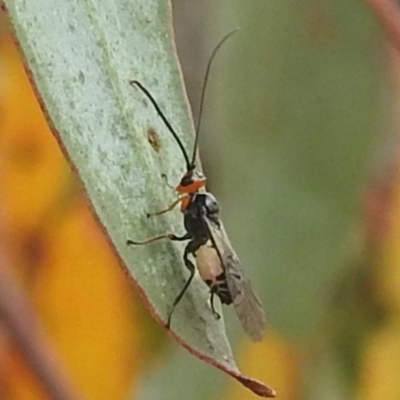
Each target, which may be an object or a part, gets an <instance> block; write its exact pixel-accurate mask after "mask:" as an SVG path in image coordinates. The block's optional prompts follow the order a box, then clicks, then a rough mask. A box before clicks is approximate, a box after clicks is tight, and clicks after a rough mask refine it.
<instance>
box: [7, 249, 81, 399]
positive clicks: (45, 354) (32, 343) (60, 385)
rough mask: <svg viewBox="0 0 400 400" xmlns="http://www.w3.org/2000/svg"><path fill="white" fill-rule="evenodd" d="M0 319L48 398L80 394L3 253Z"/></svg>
mask: <svg viewBox="0 0 400 400" xmlns="http://www.w3.org/2000/svg"><path fill="white" fill-rule="evenodd" d="M0 319H1V322H2V325H3V326H4V327H5V328H6V330H7V331H8V333H9V335H10V338H11V339H12V340H13V341H14V342H15V343H16V345H17V347H18V349H19V351H20V352H21V353H22V355H23V357H24V358H25V360H26V362H27V363H28V364H29V366H30V368H31V369H32V371H33V372H34V374H36V376H37V377H38V379H39V380H40V382H41V384H42V386H43V389H44V390H45V391H46V392H47V394H48V395H49V398H51V399H53V400H78V399H82V398H83V397H82V396H80V395H78V392H77V391H76V390H75V388H74V387H73V386H72V384H71V383H70V380H69V379H68V378H67V375H66V374H65V373H64V371H62V369H61V367H60V363H59V362H58V360H57V358H56V357H55V354H54V353H53V351H52V350H51V348H50V345H49V343H48V342H47V340H46V335H45V334H44V332H43V330H42V328H41V326H40V325H39V323H38V321H37V318H36V316H35V312H34V310H33V309H32V307H31V306H30V304H29V300H28V299H27V298H26V296H25V295H24V293H23V292H22V291H21V289H20V288H19V287H18V285H17V283H16V282H15V279H14V277H13V276H12V274H11V273H10V272H9V267H8V263H7V261H6V259H5V257H4V255H3V254H1V255H0Z"/></svg>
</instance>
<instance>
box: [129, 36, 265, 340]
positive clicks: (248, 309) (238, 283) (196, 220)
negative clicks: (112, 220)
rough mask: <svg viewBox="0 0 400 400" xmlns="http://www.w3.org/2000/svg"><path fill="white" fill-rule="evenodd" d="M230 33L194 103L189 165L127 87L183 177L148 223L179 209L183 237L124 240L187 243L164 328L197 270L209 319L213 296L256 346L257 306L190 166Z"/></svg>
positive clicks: (212, 202)
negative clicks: (185, 274)
mask: <svg viewBox="0 0 400 400" xmlns="http://www.w3.org/2000/svg"><path fill="white" fill-rule="evenodd" d="M234 32H235V31H233V32H230V33H229V34H228V35H226V36H225V37H224V38H223V39H222V40H221V41H220V42H219V44H218V45H217V47H216V48H215V49H214V51H213V53H212V55H211V57H210V60H209V62H208V65H207V69H206V74H205V78H204V85H203V90H202V95H201V101H200V113H199V114H200V116H199V120H198V124H197V127H196V138H195V145H194V150H193V154H192V157H191V159H189V156H188V154H187V152H186V150H185V148H184V146H183V144H182V142H181V140H180V138H179V137H178V135H177V134H176V132H175V131H174V129H173V128H172V126H171V124H170V123H169V121H168V120H167V118H166V117H165V115H164V114H163V113H162V111H161V109H160V108H159V106H158V104H157V102H156V101H155V99H154V98H153V96H152V95H151V94H150V92H149V91H148V90H147V89H146V88H145V87H144V86H143V85H142V84H141V83H140V82H138V81H132V82H131V83H132V84H133V85H136V86H137V87H138V88H139V89H141V90H142V92H143V93H144V94H145V95H146V96H147V98H148V99H149V100H150V102H151V103H152V105H153V106H154V108H155V109H156V111H157V113H158V115H159V116H160V118H161V119H162V120H163V122H164V123H165V125H166V126H167V128H168V130H169V131H170V132H171V134H172V135H173V137H174V139H175V140H176V142H177V144H178V146H179V147H180V149H181V151H182V154H183V156H184V158H185V161H186V172H185V174H184V175H183V177H182V179H181V181H180V183H179V185H178V186H177V187H176V191H177V193H178V197H177V199H176V200H175V201H174V202H173V203H172V204H171V205H170V206H169V207H167V208H166V209H165V210H162V211H159V212H156V213H153V214H148V217H151V216H155V215H160V214H163V213H165V212H168V211H171V210H172V209H174V208H175V207H176V206H178V204H180V209H181V212H182V213H183V216H184V227H185V230H186V233H185V234H184V235H182V236H177V235H175V234H173V233H167V234H163V235H160V236H156V237H153V238H150V239H147V240H145V241H141V242H138V241H133V240H130V239H129V240H127V244H128V245H143V244H149V243H153V242H155V241H157V240H160V239H165V238H166V239H169V240H173V241H188V243H187V244H186V247H185V250H184V253H183V261H184V263H185V266H186V268H187V269H188V270H189V273H190V274H189V278H188V279H187V281H186V282H185V284H184V286H183V288H182V289H181V291H180V292H179V294H178V295H177V297H176V298H175V300H174V302H173V304H172V307H171V310H170V312H169V314H168V319H167V327H169V326H170V324H171V318H172V314H173V312H174V309H175V307H176V306H177V305H178V304H179V302H180V300H181V299H182V297H183V295H184V294H185V292H186V290H187V288H188V287H189V285H190V284H191V282H192V280H193V278H194V275H195V270H196V267H197V269H198V271H199V275H200V276H201V278H202V279H203V281H204V282H205V283H206V284H207V285H208V287H209V289H210V303H211V309H212V312H213V314H214V316H215V317H216V318H220V316H219V314H218V313H217V312H216V311H215V308H214V297H215V295H217V296H218V297H219V299H220V301H221V303H222V304H227V305H229V304H232V303H233V305H234V307H235V310H236V313H237V315H238V317H239V320H240V322H241V324H242V326H243V328H244V330H245V332H246V333H247V334H248V335H249V337H250V338H251V339H252V340H254V341H258V340H261V339H262V338H263V330H264V324H265V317H264V312H263V309H262V306H261V303H260V301H259V300H258V298H257V296H256V295H255V293H254V291H253V289H252V288H251V285H250V282H249V281H248V279H247V278H246V277H245V276H244V273H243V270H242V268H241V266H240V263H239V260H238V257H237V256H236V253H235V252H234V250H233V248H232V246H231V244H230V242H229V239H228V237H227V235H226V233H225V230H224V228H223V225H222V223H221V221H220V219H219V207H218V203H217V201H216V199H215V197H214V196H213V195H212V194H211V193H208V192H205V191H202V190H203V189H204V187H205V185H206V178H205V177H204V175H203V174H202V173H201V172H199V171H196V165H195V158H196V150H197V142H198V135H199V131H200V122H201V114H202V108H203V101H204V94H205V88H206V84H207V79H208V75H209V71H210V66H211V64H212V61H213V59H214V57H215V55H216V53H217V51H218V49H219V48H220V47H221V46H222V44H223V43H224V42H225V41H226V40H227V39H228V38H229V37H230V36H231V35H232V34H233V33H234ZM189 256H192V257H193V258H194V259H195V264H196V265H195V264H193V262H192V260H191V259H190V257H189Z"/></svg>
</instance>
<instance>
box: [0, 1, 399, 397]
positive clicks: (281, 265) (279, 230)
mask: <svg viewBox="0 0 400 400" xmlns="http://www.w3.org/2000/svg"><path fill="white" fill-rule="evenodd" d="M172 5H173V14H174V27H175V33H176V39H177V48H178V54H179V57H180V60H181V64H182V68H183V73H184V79H185V82H186V87H187V91H188V95H189V98H190V102H191V104H192V108H193V110H194V111H193V114H194V118H195V119H196V118H197V109H198V101H199V97H200V92H201V86H202V79H203V75H204V70H205V66H206V63H207V60H208V57H209V55H210V53H211V51H212V49H213V47H214V46H215V44H216V43H217V42H218V41H219V39H220V38H221V37H222V36H224V35H225V34H226V33H227V32H229V31H230V30H232V29H233V28H235V27H238V26H239V27H241V30H240V31H239V32H238V33H237V34H236V35H235V36H234V38H232V39H231V40H230V41H229V42H228V43H227V44H226V45H225V46H224V48H223V50H222V51H221V53H220V54H219V56H218V58H217V60H216V62H215V64H214V67H213V72H212V75H211V79H210V82H209V87H208V94H207V99H206V106H205V112H204V116H203V118H204V119H203V125H202V126H203V131H202V134H201V143H200V148H201V158H202V162H203V166H204V169H205V172H206V174H207V176H208V177H209V183H210V184H209V188H210V190H211V191H212V192H213V193H214V194H215V195H216V196H217V197H218V198H219V200H220V203H221V206H222V217H223V221H224V223H225V225H226V228H227V230H228V232H229V235H230V237H231V240H232V242H233V243H234V245H235V248H236V250H237V252H238V254H239V256H240V258H241V260H242V263H243V265H244V268H245V269H246V271H248V275H249V276H250V277H251V278H252V281H253V282H254V286H255V287H256V290H257V292H258V293H259V294H260V297H261V298H262V301H263V304H264V308H265V310H266V312H267V319H268V327H267V333H266V339H265V340H264V341H263V342H262V343H261V344H257V345H255V344H251V343H250V342H249V341H248V340H247V339H246V338H245V337H244V335H243V334H242V332H241V329H240V327H239V326H238V323H237V320H236V318H235V316H234V315H233V312H232V310H229V309H225V315H226V319H227V329H228V335H229V337H230V339H231V341H232V345H233V347H234V351H235V354H236V357H237V360H238V363H239V366H240V367H241V369H242V370H243V372H244V373H246V374H248V375H250V376H254V377H256V378H258V379H261V380H263V381H265V382H267V383H268V384H269V385H271V386H272V387H274V388H275V389H276V390H277V392H278V396H279V399H281V400H293V399H294V400H296V399H306V400H313V399H318V400H331V399H332V400H333V399H358V400H361V399H362V400H369V399H377V398H379V399H383V400H392V399H393V400H398V399H400V379H399V378H400V246H399V244H398V242H399V241H400V173H399V172H400V171H399V168H398V167H399V161H400V160H399V157H398V147H399V143H398V133H397V130H398V128H399V126H400V121H399V120H398V111H397V110H398V107H400V104H399V100H398V98H399V90H400V85H399V83H400V75H399V74H398V72H397V70H398V67H399V65H400V61H399V57H398V54H397V53H396V51H394V50H393V49H392V48H390V46H389V44H388V42H387V41H386V40H385V39H384V38H383V36H382V32H381V30H380V28H379V26H378V23H377V21H376V19H375V16H374V15H373V12H372V10H371V9H370V8H368V7H367V5H366V4H363V3H361V2H349V1H346V0H324V1H321V0H308V1H305V2H304V1H303V2H298V1H297V2H296V1H294V0H288V1H266V0H247V1H246V2H244V1H240V0H230V1H229V2H228V1H222V0H219V1H201V2H198V1H195V0H173V1H172ZM0 132H1V135H0V182H1V183H0V184H1V188H2V190H1V191H0V217H1V218H0V228H1V229H0V236H1V238H2V246H1V252H2V253H3V256H4V258H5V259H7V260H8V264H9V265H8V268H7V270H8V272H10V275H11V276H12V277H13V278H12V279H11V281H10V283H9V285H11V282H12V281H13V280H17V287H19V288H20V289H19V290H20V291H22V292H23V293H25V295H27V296H28V297H29V300H30V306H31V307H33V308H34V310H35V312H36V313H37V317H38V319H39V321H40V324H41V326H42V329H43V330H44V331H45V337H46V343H45V344H46V346H48V347H49V348H51V349H52V350H53V351H54V353H55V354H56V357H57V360H56V362H57V363H58V364H59V365H60V368H62V369H63V370H65V371H66V373H67V375H68V377H69V379H70V380H71V381H72V382H73V383H74V385H75V386H76V387H78V388H79V390H80V392H81V393H82V394H83V396H84V398H86V399H91V400H103V399H104V400H109V399H113V400H119V399H121V400H124V399H132V400H133V399H140V400H142V399H146V400H159V399H163V400H169V399H171V400H172V399H174V400H176V399H182V398H188V394H189V396H190V398H191V399H210V400H211V399H213V400H216V399H221V400H222V399H231V400H235V399H241V400H244V399H247V398H248V399H250V398H255V395H253V394H252V393H251V392H249V391H248V390H246V389H244V388H242V387H241V386H240V385H239V384H238V383H237V382H236V381H234V380H232V379H231V378H229V377H228V376H227V375H224V374H222V373H221V372H219V371H217V370H215V369H214V368H212V367H210V366H208V365H205V364H203V363H202V362H201V361H199V360H197V359H194V358H193V357H192V356H190V355H189V354H188V353H187V352H186V351H185V350H183V349H181V348H179V347H178V345H177V344H176V343H175V342H172V341H171V339H170V338H169V337H168V336H167V334H166V332H165V331H164V330H163V329H162V328H161V327H159V326H158V325H156V323H155V322H153V321H152V320H151V318H150V316H149V314H148V312H147V311H146V310H145V309H144V308H143V305H142V304H141V301H140V300H139V298H138V297H137V296H136V295H135V293H134V292H133V290H132V289H131V287H130V286H129V284H128V282H127V280H126V278H125V276H124V274H123V272H122V270H121V269H120V268H119V266H118V265H117V262H116V260H115V258H114V256H113V254H112V253H111V251H110V249H109V247H108V245H107V242H106V240H105V238H104V237H103V234H102V232H100V230H99V228H98V227H97V225H96V223H95V221H94V218H93V217H92V215H91V214H90V210H89V208H88V202H87V200H86V199H85V197H84V195H83V193H82V190H81V188H80V186H79V184H78V182H77V179H76V178H75V177H74V176H73V174H72V172H71V170H70V168H69V166H68V165H67V163H66V161H65V160H64V157H63V155H62V153H61V151H60V149H59V147H58V144H57V142H56V140H55V138H54V137H53V135H52V134H51V132H50V130H49V128H48V126H47V124H46V121H45V119H44V116H43V114H42V112H41V111H40V108H39V104H38V103H37V100H36V99H35V96H34V94H33V92H32V89H31V87H30V84H29V81H28V78H27V76H26V73H25V72H24V69H23V65H22V61H21V57H20V55H19V52H18V50H17V48H16V46H15V45H14V42H13V38H12V35H11V33H10V31H9V29H8V27H7V23H6V19H5V17H4V15H1V17H0ZM5 265H6V263H4V265H2V266H1V269H4V268H5ZM0 302H1V300H0ZM3 325H5V324H3ZM14 339H15V338H13V337H12V335H10V334H9V331H8V330H7V329H6V328H1V325H0V398H1V399H2V400H3V399H4V400H8V399H10V400H19V399H21V400H25V399H27V400H30V399H32V400H36V399H44V400H45V399H47V398H48V397H47V394H46V393H45V391H44V390H43V386H42V384H41V382H40V380H39V379H38V378H37V376H36V374H35V371H34V369H32V366H31V365H30V364H29V363H27V362H26V357H24V351H23V349H22V351H21V348H19V346H18V345H16V341H15V340H14Z"/></svg>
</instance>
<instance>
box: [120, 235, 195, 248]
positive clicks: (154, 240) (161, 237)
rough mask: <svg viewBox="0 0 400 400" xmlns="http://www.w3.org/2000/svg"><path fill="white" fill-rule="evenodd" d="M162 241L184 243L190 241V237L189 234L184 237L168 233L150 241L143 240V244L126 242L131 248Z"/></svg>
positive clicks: (129, 240)
mask: <svg viewBox="0 0 400 400" xmlns="http://www.w3.org/2000/svg"><path fill="white" fill-rule="evenodd" d="M160 239H169V240H176V241H183V240H189V239H190V235H189V234H188V233H185V234H184V235H183V236H176V235H174V234H173V233H166V234H164V235H159V236H155V237H152V238H150V239H147V240H143V241H142V242H135V241H133V240H131V239H128V240H127V241H126V244H127V245H128V246H130V245H142V244H150V243H153V242H156V241H157V240H160Z"/></svg>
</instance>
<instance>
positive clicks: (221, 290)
mask: <svg viewBox="0 0 400 400" xmlns="http://www.w3.org/2000/svg"><path fill="white" fill-rule="evenodd" d="M196 265H197V269H198V271H199V274H200V276H201V278H202V279H203V281H204V282H205V283H206V284H207V286H208V287H209V288H210V289H211V291H212V292H214V293H215V294H216V295H217V296H218V297H219V298H220V300H221V303H222V304H231V303H232V301H233V299H232V296H231V293H230V292H229V288H228V283H227V281H226V275H225V271H224V269H223V268H222V265H221V261H220V259H219V257H218V254H217V252H216V250H215V248H214V247H212V245H211V244H210V243H209V242H208V243H207V244H205V245H203V246H201V247H200V248H199V249H198V250H197V251H196Z"/></svg>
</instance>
